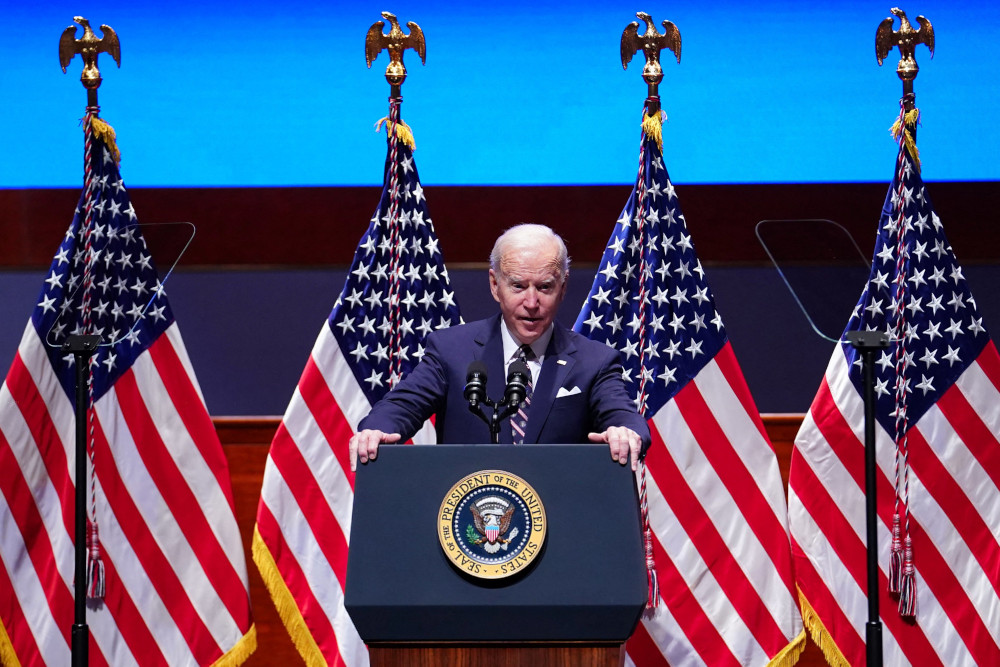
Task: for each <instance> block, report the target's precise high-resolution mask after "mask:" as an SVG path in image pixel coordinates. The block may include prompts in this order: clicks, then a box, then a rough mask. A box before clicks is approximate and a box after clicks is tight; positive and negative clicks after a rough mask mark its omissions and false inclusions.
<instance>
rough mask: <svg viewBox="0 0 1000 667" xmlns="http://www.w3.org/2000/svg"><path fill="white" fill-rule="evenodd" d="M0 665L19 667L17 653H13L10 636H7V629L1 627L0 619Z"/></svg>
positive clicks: (1, 621) (0, 621)
mask: <svg viewBox="0 0 1000 667" xmlns="http://www.w3.org/2000/svg"><path fill="white" fill-rule="evenodd" d="M0 665H8V666H9V667H21V662H20V661H19V660H18V659H17V653H14V645H13V644H11V643H10V636H9V635H8V634H7V628H5V627H4V626H3V620H2V619H0Z"/></svg>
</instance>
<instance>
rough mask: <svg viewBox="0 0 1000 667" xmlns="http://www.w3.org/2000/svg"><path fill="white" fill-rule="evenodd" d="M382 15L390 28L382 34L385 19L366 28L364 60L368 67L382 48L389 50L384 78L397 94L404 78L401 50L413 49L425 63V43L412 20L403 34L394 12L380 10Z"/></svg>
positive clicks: (419, 30)
mask: <svg viewBox="0 0 1000 667" xmlns="http://www.w3.org/2000/svg"><path fill="white" fill-rule="evenodd" d="M382 16H383V18H385V19H386V20H388V21H389V23H390V24H391V25H392V28H391V29H390V30H389V33H388V34H383V33H382V28H384V27H385V21H376V22H375V23H373V24H372V26H371V27H370V28H368V34H367V35H365V61H366V62H367V63H368V67H369V68H370V67H371V66H372V62H374V61H375V58H377V57H378V54H379V53H381V52H382V49H387V50H388V51H389V65H388V66H387V67H386V68H385V80H386V81H388V82H389V85H391V86H392V90H393V96H398V94H399V86H401V85H402V84H403V81H405V80H406V68H405V67H404V66H403V51H405V50H406V49H413V50H414V51H416V52H417V55H419V56H420V62H421V64H426V63H427V45H426V44H425V42H424V33H423V31H422V30H421V29H420V26H418V25H417V24H416V23H414V22H413V21H410V22H408V23H407V24H406V27H407V28H409V29H410V34H408V35H405V34H403V30H402V29H401V28H400V27H399V21H397V20H396V16H395V14H392V13H390V12H382Z"/></svg>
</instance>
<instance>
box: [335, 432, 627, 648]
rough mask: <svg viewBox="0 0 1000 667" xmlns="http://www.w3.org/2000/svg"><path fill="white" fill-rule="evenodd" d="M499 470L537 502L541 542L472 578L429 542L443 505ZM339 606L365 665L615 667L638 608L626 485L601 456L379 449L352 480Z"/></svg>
mask: <svg viewBox="0 0 1000 667" xmlns="http://www.w3.org/2000/svg"><path fill="white" fill-rule="evenodd" d="M484 470H495V471H503V472H506V473H509V474H511V475H514V476H517V477H519V478H521V479H523V480H524V481H525V482H526V483H527V484H528V485H530V487H531V488H532V489H534V491H535V492H536V493H537V496H538V498H539V499H540V500H541V502H542V504H543V505H544V508H545V515H546V535H545V541H544V543H543V545H542V547H541V549H540V550H539V551H538V553H537V555H536V556H535V557H534V560H532V561H531V562H530V564H529V565H527V566H526V567H524V568H523V569H521V570H518V572H517V573H516V574H514V575H512V576H510V577H504V578H499V579H481V578H477V577H474V576H472V575H470V574H468V573H466V572H464V571H463V570H462V569H460V568H459V567H458V566H456V564H454V563H452V562H451V561H450V560H449V558H448V556H447V555H446V554H445V551H444V549H442V547H441V544H440V542H439V538H438V519H439V512H440V510H441V507H442V501H443V500H444V499H445V497H446V496H447V495H448V494H449V493H450V492H451V490H452V488H453V487H454V486H455V485H456V484H457V483H458V482H460V481H461V480H463V479H464V478H466V477H468V476H469V475H471V474H472V473H476V472H479V471H484ZM350 544H351V546H350V553H349V556H348V564H347V585H346V591H345V606H346V608H347V611H348V613H349V614H350V616H351V619H352V620H353V621H354V626H355V628H357V631H358V634H359V635H360V636H361V638H362V639H363V640H364V641H365V643H366V644H368V647H369V652H370V658H371V664H372V665H373V666H390V665H392V666H395V665H418V666H419V665H427V666H428V667H429V666H430V665H434V666H435V667H437V666H441V665H456V666H457V665H463V666H464V665H491V666H493V665H495V666H498V667H499V666H504V667H506V666H507V665H566V666H569V665H609V666H610V665H620V664H622V662H623V660H624V655H625V653H624V647H623V645H624V642H625V640H626V639H628V637H629V636H630V635H631V634H632V631H633V630H634V629H635V626H636V624H637V623H638V621H639V617H640V615H641V614H642V611H643V607H644V605H645V601H646V573H645V559H644V557H643V548H642V539H641V533H640V521H639V510H638V498H637V494H636V489H635V482H634V479H633V476H632V472H631V470H630V469H629V468H627V467H624V466H620V465H618V464H617V463H615V462H613V461H612V460H611V456H610V455H609V454H608V450H607V447H605V446H603V445H526V446H512V445H464V446H463V445H447V446H446V445H428V446H417V445H410V446H383V447H382V448H381V449H380V450H379V456H378V459H377V460H376V461H373V462H371V463H369V464H367V465H360V466H359V469H358V474H357V477H356V479H355V495H354V513H353V517H352V521H351V543H350Z"/></svg>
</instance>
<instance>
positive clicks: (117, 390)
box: [0, 111, 256, 665]
mask: <svg viewBox="0 0 1000 667" xmlns="http://www.w3.org/2000/svg"><path fill="white" fill-rule="evenodd" d="M95 127H96V128H98V130H97V131H96V132H95V130H94V128H95ZM84 130H85V179H84V190H83V193H82V195H81V197H80V200H79V204H78V206H77V210H76V214H75V216H74V218H73V222H72V224H71V225H70V227H69V229H68V230H67V232H66V234H65V236H64V238H63V241H62V243H61V244H60V246H59V249H58V251H57V253H56V255H55V257H54V258H53V260H52V265H51V268H50V269H49V271H48V274H47V277H46V278H45V281H44V284H43V286H42V290H41V294H40V295H39V300H38V303H37V305H36V306H35V309H34V312H33V313H32V315H31V317H30V320H29V321H28V324H27V326H26V328H25V331H24V335H23V337H22V339H21V342H20V345H19V347H18V350H17V354H16V355H15V357H14V361H13V362H12V364H11V368H10V371H9V372H8V374H7V377H6V380H5V381H4V384H3V386H2V388H0V525H2V526H3V530H2V531H0V561H2V565H3V567H2V568H0V579H2V584H0V619H2V626H0V658H2V662H4V664H7V663H11V664H21V665H66V664H69V662H70V654H71V648H70V646H71V644H70V635H71V632H70V631H71V626H72V624H73V619H74V604H73V595H74V587H73V582H74V546H73V539H74V534H75V533H74V525H75V523H74V508H75V499H74V489H75V485H76V484H78V483H84V484H86V485H87V493H88V507H87V508H86V509H87V524H88V525H87V529H88V530H87V535H88V538H87V541H88V547H89V549H88V552H89V558H88V564H89V567H88V569H89V570H90V571H91V576H90V577H89V586H88V597H90V598H92V599H90V600H88V605H87V606H88V609H87V623H88V626H89V630H90V647H89V656H90V662H91V664H95V665H101V664H115V665H124V664H142V665H209V664H219V665H236V664H239V663H241V662H242V661H243V660H245V659H246V658H247V657H248V656H249V655H250V654H251V653H252V652H253V650H254V648H255V646H256V633H255V629H254V626H253V623H252V618H251V614H250V599H249V592H248V587H247V571H246V559H245V557H244V553H243V547H242V543H241V540H240V535H239V530H238V527H237V524H236V516H235V511H234V505H233V495H232V490H231V486H230V481H229V469H228V464H227V462H226V459H225V456H224V454H223V450H222V445H221V444H220V442H219V439H218V436H217V435H216V432H215V428H214V426H213V424H212V421H211V418H210V417H209V414H208V410H207V408H206V407H205V402H204V399H203V397H202V394H201V389H200V387H199V386H198V382H197V379H196V377H195V374H194V369H193V368H192V366H191V362H190V359H189V358H188V356H187V352H186V350H185V348H184V343H183V340H182V339H181V334H180V331H179V329H178V325H177V322H176V321H175V320H174V316H173V313H172V311H171V308H170V304H169V302H168V301H167V298H166V292H165V290H164V289H163V284H162V283H161V281H160V279H159V275H158V274H157V271H156V268H155V266H154V263H153V261H152V257H151V254H150V252H149V249H148V248H147V246H146V242H145V240H144V237H143V233H142V229H141V227H140V226H139V225H138V221H137V216H136V213H135V210H134V209H133V207H132V204H131V202H130V200H129V196H128V193H127V191H126V190H125V187H124V184H123V182H122V179H121V175H120V173H119V171H118V165H117V163H116V160H115V157H114V155H115V150H114V146H113V141H114V140H113V136H114V135H113V133H111V132H108V131H107V130H109V127H108V126H107V124H105V123H103V122H102V121H100V119H99V118H97V117H96V114H92V113H90V112H89V111H88V114H87V116H86V117H85V118H84ZM101 130H105V131H101ZM72 334H97V335H99V336H100V337H101V345H100V346H99V347H98V350H97V352H96V354H94V356H93V357H91V359H90V364H89V368H88V369H87V372H86V375H87V377H88V399H89V409H88V428H87V438H88V440H87V456H88V459H89V461H88V475H87V479H84V480H76V479H74V474H75V473H74V470H75V461H76V437H75V429H76V426H75V423H76V419H75V412H74V405H75V396H76V379H75V378H76V369H75V367H74V363H75V360H74V357H73V355H72V354H67V353H65V352H63V351H62V349H61V346H62V344H63V343H64V342H65V341H66V339H67V336H69V335H72Z"/></svg>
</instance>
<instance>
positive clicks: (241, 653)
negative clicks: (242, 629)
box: [212, 625, 257, 667]
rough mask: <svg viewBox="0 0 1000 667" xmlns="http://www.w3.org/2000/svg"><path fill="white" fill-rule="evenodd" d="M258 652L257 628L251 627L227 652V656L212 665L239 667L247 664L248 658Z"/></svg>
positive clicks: (214, 666)
mask: <svg viewBox="0 0 1000 667" xmlns="http://www.w3.org/2000/svg"><path fill="white" fill-rule="evenodd" d="M256 650H257V626H256V625H251V626H250V629H249V630H248V631H247V633H246V634H245V635H243V636H242V637H241V638H240V640H239V641H238V642H236V645H235V646H233V647H232V648H231V649H229V650H228V651H226V654H225V655H223V656H222V657H221V658H219V659H218V660H216V661H215V662H213V663H212V667H237V666H238V665H242V664H243V663H244V662H246V660H247V658H249V657H250V655H251V654H252V653H253V652H254V651H256Z"/></svg>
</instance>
